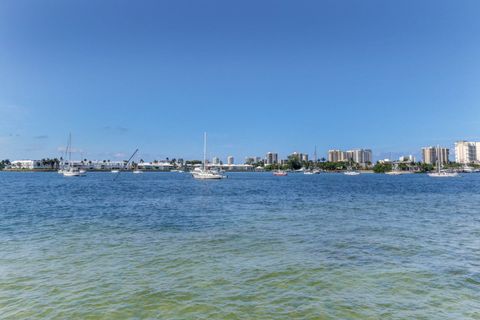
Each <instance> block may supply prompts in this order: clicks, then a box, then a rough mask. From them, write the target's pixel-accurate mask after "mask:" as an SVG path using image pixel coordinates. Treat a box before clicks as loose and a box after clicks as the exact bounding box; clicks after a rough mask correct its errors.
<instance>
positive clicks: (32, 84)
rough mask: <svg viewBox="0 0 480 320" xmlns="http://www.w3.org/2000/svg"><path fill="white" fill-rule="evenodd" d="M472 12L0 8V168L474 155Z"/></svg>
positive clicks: (479, 118) (479, 120)
mask: <svg viewBox="0 0 480 320" xmlns="http://www.w3.org/2000/svg"><path fill="white" fill-rule="evenodd" d="M479 34H480V2H479V1H476V0H472V1H453V0H452V1H442V0H436V1H428V0H424V1H417V0H415V1H414V0H411V1H409V0H406V1H394V0H392V1H384V0H378V1H374V0H365V1H358V0H331V1H325V0H316V1H278V0H277V1H235V2H234V1H178V0H175V1H147V0H142V1H121V0H103V1H93V0H92V1H58V0H57V1H49V0H45V1H33V0H32V1H29V0H24V1H16V0H11V1H9V0H5V1H1V2H0V158H2V159H3V158H10V159H17V158H39V157H53V156H59V155H60V152H59V149H60V148H62V147H63V146H64V145H65V143H66V140H67V136H68V133H69V132H71V133H72V135H73V144H74V148H75V149H78V150H79V152H80V151H81V153H82V154H80V153H78V154H77V156H78V157H80V156H82V155H83V156H84V157H88V158H92V159H93V158H96V159H112V160H113V159H118V158H120V159H123V158H125V157H126V155H127V154H129V153H131V152H132V151H133V150H134V149H135V148H137V147H138V148H140V155H141V156H142V157H143V158H145V159H148V160H153V159H161V158H165V157H170V158H173V157H184V158H201V155H202V139H203V137H202V135H203V132H204V131H207V132H208V133H209V150H210V152H209V155H210V156H220V157H222V158H224V157H226V156H227V155H234V156H235V157H236V158H237V159H239V160H243V158H244V157H245V156H254V155H258V156H261V155H264V154H265V153H266V152H268V151H277V152H279V153H280V154H281V155H282V156H285V155H286V154H288V153H291V152H293V151H299V152H308V153H312V152H313V149H314V146H315V145H316V146H317V148H318V153H319V155H320V156H322V155H323V156H325V155H326V151H327V150H328V149H330V148H341V149H349V148H357V147H363V148H371V149H373V150H374V156H375V158H376V159H378V158H383V157H388V156H390V155H392V156H397V155H399V154H410V153H414V154H418V153H419V149H420V147H422V146H425V145H436V144H442V145H447V146H450V147H453V142H454V141H455V140H458V139H480V133H479V128H480V107H479V102H480V90H478V88H480V62H479V61H480V60H479V58H478V57H480V41H479Z"/></svg>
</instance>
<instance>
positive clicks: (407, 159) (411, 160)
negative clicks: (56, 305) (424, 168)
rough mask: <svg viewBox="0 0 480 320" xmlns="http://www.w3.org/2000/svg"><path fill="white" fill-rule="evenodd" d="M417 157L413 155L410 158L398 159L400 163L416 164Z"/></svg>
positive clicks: (402, 157)
mask: <svg viewBox="0 0 480 320" xmlns="http://www.w3.org/2000/svg"><path fill="white" fill-rule="evenodd" d="M415 160H416V159H415V157H414V156H413V155H411V154H410V155H408V156H401V157H399V158H398V161H400V162H416V161H415Z"/></svg>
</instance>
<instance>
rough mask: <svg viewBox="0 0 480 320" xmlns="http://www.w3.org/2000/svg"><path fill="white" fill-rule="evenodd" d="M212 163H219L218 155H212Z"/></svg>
mask: <svg viewBox="0 0 480 320" xmlns="http://www.w3.org/2000/svg"><path fill="white" fill-rule="evenodd" d="M212 164H220V159H219V158H218V157H213V158H212Z"/></svg>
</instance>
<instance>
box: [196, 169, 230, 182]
mask: <svg viewBox="0 0 480 320" xmlns="http://www.w3.org/2000/svg"><path fill="white" fill-rule="evenodd" d="M192 176H193V177H194V178H195V179H200V180H218V179H224V178H225V176H223V175H221V174H220V173H216V172H211V171H201V172H192Z"/></svg>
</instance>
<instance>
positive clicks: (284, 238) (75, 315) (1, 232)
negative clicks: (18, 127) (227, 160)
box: [0, 172, 480, 319]
mask: <svg viewBox="0 0 480 320" xmlns="http://www.w3.org/2000/svg"><path fill="white" fill-rule="evenodd" d="M113 176H114V175H113V174H110V173H89V174H88V176H87V177H84V178H65V177H62V176H60V175H58V174H56V173H9V172H0V185H1V187H2V188H1V189H2V192H1V194H0V318H2V319H480V174H478V175H477V174H469V175H463V176H461V177H459V178H451V179H433V178H429V177H428V176H425V175H405V176H386V175H375V174H363V175H360V176H345V175H341V174H321V175H313V176H312V175H310V176H308V175H301V174H291V175H289V176H288V177H273V176H271V175H270V174H268V173H266V174H262V173H232V174H230V176H229V179H225V180H221V181H196V180H193V179H192V178H191V177H190V176H189V175H187V174H179V173H145V174H142V175H133V174H130V173H122V174H121V175H120V177H119V179H118V180H117V181H113Z"/></svg>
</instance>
